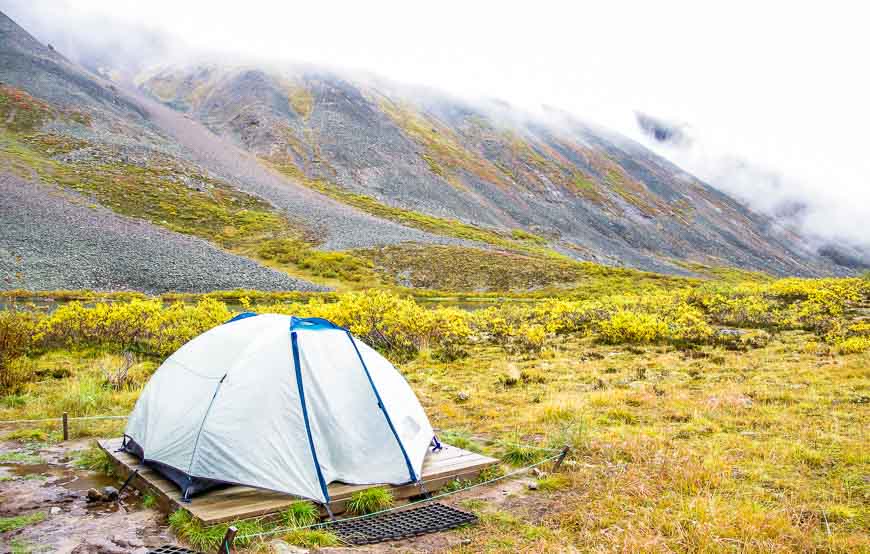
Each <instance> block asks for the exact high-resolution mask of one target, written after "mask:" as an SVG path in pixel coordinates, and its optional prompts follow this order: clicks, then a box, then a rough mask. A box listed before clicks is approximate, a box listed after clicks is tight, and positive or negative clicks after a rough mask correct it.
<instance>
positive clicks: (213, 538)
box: [169, 510, 269, 552]
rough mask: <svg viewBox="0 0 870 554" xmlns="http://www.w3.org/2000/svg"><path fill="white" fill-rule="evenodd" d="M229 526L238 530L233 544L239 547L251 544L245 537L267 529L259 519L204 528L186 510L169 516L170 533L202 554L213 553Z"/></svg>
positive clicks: (177, 511)
mask: <svg viewBox="0 0 870 554" xmlns="http://www.w3.org/2000/svg"><path fill="white" fill-rule="evenodd" d="M231 525H232V526H234V527H236V529H238V536H237V538H236V540H235V543H234V544H235V545H237V546H241V547H244V546H247V545H249V544H251V539H246V538H244V536H245V535H249V534H252V533H261V532H263V531H265V530H267V529H268V528H269V526H268V525H267V524H265V523H263V522H262V521H261V520H259V519H253V520H244V521H235V522H232V523H222V524H218V525H211V526H205V525H203V524H202V523H201V522H200V521H199V520H197V519H196V518H194V517H193V516H192V515H191V514H190V512H188V511H187V510H176V511H174V512H172V513H171V514H170V515H169V527H170V528H171V529H172V531H173V532H174V533H175V534H176V535H178V536H179V537H180V538H181V539H182V540H184V542H186V543H187V544H189V545H190V546H192V547H193V548H195V549H196V550H200V551H203V552H213V551H215V550H216V549H217V547H218V546H219V545H220V543H221V540H222V539H223V538H224V535H225V534H226V532H227V528H228V527H230V526H231Z"/></svg>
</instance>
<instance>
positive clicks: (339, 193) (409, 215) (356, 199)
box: [272, 162, 560, 256]
mask: <svg viewBox="0 0 870 554" xmlns="http://www.w3.org/2000/svg"><path fill="white" fill-rule="evenodd" d="M272 165H273V166H274V167H275V168H276V169H277V170H278V171H281V172H282V173H285V174H286V175H288V176H290V177H292V178H293V179H295V180H297V181H298V182H300V183H302V184H303V185H305V186H307V187H309V188H311V189H314V190H316V191H318V192H321V193H323V194H325V195H327V196H330V197H332V198H334V199H336V200H338V201H339V202H342V203H344V204H348V205H351V206H354V207H356V208H359V209H360V210H363V211H365V212H368V213H370V214H372V215H376V216H378V217H381V218H384V219H389V220H391V221H395V222H397V223H401V224H403V225H407V226H409V227H414V228H417V229H421V230H423V231H428V232H430V233H434V234H436V235H442V236H446V237H454V238H459V239H465V240H471V241H477V242H481V243H484V244H489V245H493V246H498V247H501V248H507V249H513V250H518V251H522V252H532V253H537V254H545V255H550V256H560V255H559V254H556V253H555V252H554V251H552V250H550V249H548V248H545V247H542V246H539V244H540V243H541V242H542V241H543V239H541V240H529V238H527V235H531V236H535V235H532V234H531V233H526V234H524V235H523V236H522V237H521V238H515V237H514V236H513V234H512V232H511V231H500V230H495V229H488V228H485V227H478V226H475V225H470V224H468V223H463V222H461V221H457V220H455V219H447V218H441V217H436V216H432V215H428V214H424V213H421V212H417V211H414V210H409V209H406V208H400V207H397V206H390V205H388V204H385V203H383V202H381V201H379V200H377V199H376V198H372V197H371V196H366V195H363V194H357V193H354V192H350V191H347V190H345V189H343V188H341V187H339V186H338V185H336V184H334V183H330V182H327V181H324V180H322V179H310V178H308V177H307V176H306V175H305V174H304V173H302V171H300V170H299V168H297V167H296V166H295V165H292V164H290V163H286V162H284V163H280V164H278V163H273V164H272ZM524 233H525V232H524Z"/></svg>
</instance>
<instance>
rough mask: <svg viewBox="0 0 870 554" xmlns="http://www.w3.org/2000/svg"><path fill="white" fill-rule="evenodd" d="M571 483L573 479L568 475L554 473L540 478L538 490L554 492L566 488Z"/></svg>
mask: <svg viewBox="0 0 870 554" xmlns="http://www.w3.org/2000/svg"><path fill="white" fill-rule="evenodd" d="M570 484H571V481H570V480H569V479H568V478H567V477H565V476H564V475H559V474H558V473H554V474H551V475H546V476H544V477H541V478H540V479H538V490H539V491H543V492H553V491H557V490H561V489H566V488H568V486H569V485H570Z"/></svg>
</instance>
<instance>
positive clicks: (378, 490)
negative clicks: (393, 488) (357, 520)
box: [347, 487, 393, 515]
mask: <svg viewBox="0 0 870 554" xmlns="http://www.w3.org/2000/svg"><path fill="white" fill-rule="evenodd" d="M392 505H393V493H392V492H390V490H389V489H386V488H383V487H372V488H370V489H364V490H361V491H359V492H355V493H354V494H353V495H352V496H351V497H350V500H348V501H347V511H348V512H350V513H352V514H356V515H364V514H371V513H373V512H379V511H381V510H386V509H387V508H389V507H391V506H392Z"/></svg>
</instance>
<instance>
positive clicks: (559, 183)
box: [139, 64, 841, 274]
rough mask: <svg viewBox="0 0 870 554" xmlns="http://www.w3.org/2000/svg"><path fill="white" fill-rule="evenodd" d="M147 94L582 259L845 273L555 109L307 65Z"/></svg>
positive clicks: (229, 70)
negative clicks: (525, 107)
mask: <svg viewBox="0 0 870 554" xmlns="http://www.w3.org/2000/svg"><path fill="white" fill-rule="evenodd" d="M139 86H140V87H141V89H142V90H144V91H146V92H148V93H149V94H150V95H151V96H152V97H154V98H156V99H158V100H160V101H161V102H164V103H165V104H167V105H168V106H171V107H172V108H173V109H176V110H179V111H181V112H184V113H186V114H188V115H189V116H190V117H192V118H194V119H196V120H197V121H200V122H202V123H203V124H204V125H206V126H207V127H208V128H209V129H211V130H212V131H214V132H215V133H217V134H219V135H221V136H223V137H226V138H228V139H230V140H232V141H233V142H235V143H236V144H238V145H239V146H241V147H243V148H245V149H247V150H248V151H249V152H251V153H253V154H255V155H256V156H257V157H259V158H260V159H261V160H263V161H265V162H267V163H269V164H271V165H273V166H274V167H276V168H279V169H281V170H282V171H284V172H285V173H286V174H287V175H290V176H293V177H295V178H296V179H297V180H299V181H300V182H302V183H306V182H307V183H309V186H311V182H312V181H315V182H317V183H319V187H320V189H321V190H322V189H323V188H324V187H330V188H332V189H334V190H339V191H343V192H349V193H353V194H358V195H364V196H366V197H370V198H373V199H375V200H376V201H377V202H380V203H383V204H386V205H389V206H394V207H399V208H403V209H408V210H414V211H419V212H422V213H425V214H430V215H434V216H438V217H444V218H452V219H458V220H460V221H463V222H467V223H473V224H478V225H483V226H489V227H492V228H496V229H522V230H524V231H528V232H531V233H534V234H537V235H540V236H542V237H544V238H545V239H546V240H547V241H548V242H549V243H550V244H552V245H553V246H555V247H557V248H559V249H560V250H561V251H563V252H567V253H569V255H572V256H576V257H578V258H581V259H588V260H593V261H600V262H604V263H610V264H625V265H628V266H632V267H638V268H642V269H650V270H658V271H668V272H674V271H678V270H679V269H678V268H679V264H680V262H681V261H686V260H692V261H697V262H703V263H707V264H712V265H732V266H737V267H743V268H749V269H756V270H762V271H768V272H772V273H779V274H823V273H837V272H839V271H841V269H840V268H838V267H837V266H836V264H832V263H831V262H830V261H827V260H824V259H822V258H820V257H819V256H818V255H816V254H814V253H813V252H811V251H810V250H809V249H808V248H806V247H805V246H804V245H803V243H802V241H801V238H800V237H799V236H797V235H795V234H793V233H791V232H789V231H788V230H786V229H781V228H778V227H777V226H776V225H775V224H773V222H772V221H771V220H770V219H768V218H766V217H763V216H761V215H759V214H756V213H753V212H751V211H750V210H748V209H747V208H746V207H745V206H744V205H742V204H740V203H738V202H736V201H734V200H733V199H731V198H729V197H728V196H726V195H724V194H722V193H720V192H718V191H717V190H716V189H713V188H712V187H710V186H708V185H706V184H704V183H703V182H701V181H699V180H698V179H696V178H694V177H693V176H691V175H689V174H687V173H686V172H684V171H682V170H680V169H679V168H677V167H675V166H674V165H672V164H671V163H669V162H667V161H666V160H664V159H663V158H661V157H659V156H656V155H655V154H653V153H652V152H651V151H649V150H647V149H645V148H643V147H642V146H640V145H639V144H637V143H633V142H631V141H629V140H628V139H626V138H623V137H620V136H618V135H616V134H614V133H610V132H608V131H606V130H603V129H599V128H595V127H593V126H590V125H588V124H584V123H583V122H580V121H578V120H576V119H575V118H573V117H572V116H570V115H568V114H566V113H562V112H559V111H557V110H548V111H547V112H546V113H544V114H542V115H538V116H532V115H529V114H524V113H523V112H522V111H520V110H517V109H515V108H513V107H511V106H509V105H507V104H505V103H502V102H497V101H488V102H482V103H480V104H470V103H468V102H466V101H462V100H458V99H455V98H450V97H448V96H445V95H442V94H439V93H437V92H433V91H429V90H420V89H414V88H411V87H403V86H399V85H395V84H393V83H389V82H386V81H383V80H380V79H377V78H372V77H368V76H356V77H353V76H348V75H340V74H336V73H333V72H327V71H323V70H319V69H317V68H306V67H294V68H289V69H275V68H266V67H226V66H220V65H209V64H199V65H193V66H189V67H168V68H163V69H159V70H156V71H152V72H151V73H149V74H146V75H143V76H141V77H140V79H139ZM316 186H317V184H315V187H316Z"/></svg>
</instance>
